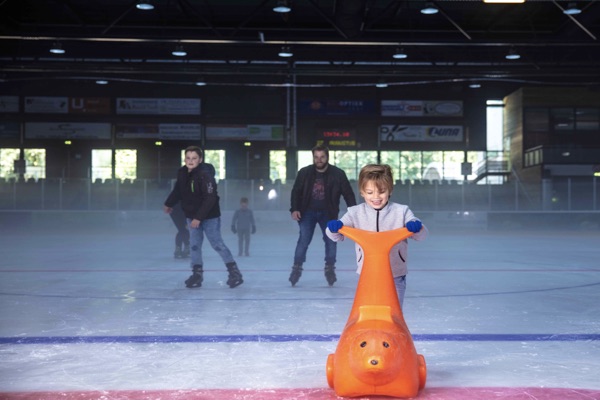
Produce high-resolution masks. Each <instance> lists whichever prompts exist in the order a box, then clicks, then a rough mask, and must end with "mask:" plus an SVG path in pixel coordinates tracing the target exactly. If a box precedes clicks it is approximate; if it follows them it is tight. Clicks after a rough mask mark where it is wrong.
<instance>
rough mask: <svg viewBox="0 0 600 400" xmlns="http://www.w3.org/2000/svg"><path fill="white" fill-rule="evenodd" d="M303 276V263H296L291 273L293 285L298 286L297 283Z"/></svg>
mask: <svg viewBox="0 0 600 400" xmlns="http://www.w3.org/2000/svg"><path fill="white" fill-rule="evenodd" d="M301 276H302V265H300V264H294V266H293V267H292V273H291V274H290V279H289V280H290V282H292V286H296V283H298V281H299V280H300V277H301Z"/></svg>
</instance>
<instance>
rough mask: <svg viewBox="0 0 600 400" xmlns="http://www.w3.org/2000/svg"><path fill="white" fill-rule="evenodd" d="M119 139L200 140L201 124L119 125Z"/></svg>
mask: <svg viewBox="0 0 600 400" xmlns="http://www.w3.org/2000/svg"><path fill="white" fill-rule="evenodd" d="M115 134H116V137H117V138H118V139H173V140H200V138H201V134H202V130H201V125H200V124H117V125H115Z"/></svg>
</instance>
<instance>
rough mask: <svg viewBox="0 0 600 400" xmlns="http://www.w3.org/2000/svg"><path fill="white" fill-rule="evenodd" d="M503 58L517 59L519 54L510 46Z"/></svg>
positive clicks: (519, 56)
mask: <svg viewBox="0 0 600 400" xmlns="http://www.w3.org/2000/svg"><path fill="white" fill-rule="evenodd" d="M505 58H506V59H507V60H518V59H519V58H521V55H520V54H519V53H517V51H516V50H515V49H514V48H511V49H510V50H509V51H508V54H507V55H506V56H505Z"/></svg>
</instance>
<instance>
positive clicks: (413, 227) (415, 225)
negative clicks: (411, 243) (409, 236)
mask: <svg viewBox="0 0 600 400" xmlns="http://www.w3.org/2000/svg"><path fill="white" fill-rule="evenodd" d="M422 227H423V224H422V223H421V221H419V220H418V219H417V220H414V221H408V222H407V223H406V229H408V231H409V232H412V233H418V232H419V231H420V230H421V228H422Z"/></svg>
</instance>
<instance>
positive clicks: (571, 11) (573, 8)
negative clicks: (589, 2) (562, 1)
mask: <svg viewBox="0 0 600 400" xmlns="http://www.w3.org/2000/svg"><path fill="white" fill-rule="evenodd" d="M563 13H565V14H567V15H577V14H581V9H580V8H579V7H577V4H576V3H569V5H568V6H567V8H565V9H564V10H563Z"/></svg>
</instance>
